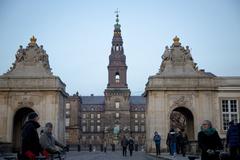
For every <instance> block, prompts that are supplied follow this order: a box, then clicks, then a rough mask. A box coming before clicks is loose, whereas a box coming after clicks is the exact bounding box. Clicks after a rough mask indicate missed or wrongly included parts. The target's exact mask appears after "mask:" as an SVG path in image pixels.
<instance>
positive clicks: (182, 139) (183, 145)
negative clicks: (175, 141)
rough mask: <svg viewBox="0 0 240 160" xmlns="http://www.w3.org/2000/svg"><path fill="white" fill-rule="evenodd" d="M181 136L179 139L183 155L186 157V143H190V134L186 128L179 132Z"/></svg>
mask: <svg viewBox="0 0 240 160" xmlns="http://www.w3.org/2000/svg"><path fill="white" fill-rule="evenodd" d="M179 138H180V139H179V143H180V150H181V153H182V155H183V157H185V155H186V145H187V144H188V136H187V133H186V132H185V130H184V129H181V131H180V132H179Z"/></svg>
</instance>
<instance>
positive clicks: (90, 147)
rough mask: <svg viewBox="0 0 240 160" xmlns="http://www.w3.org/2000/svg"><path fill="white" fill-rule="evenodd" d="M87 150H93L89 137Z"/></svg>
mask: <svg viewBox="0 0 240 160" xmlns="http://www.w3.org/2000/svg"><path fill="white" fill-rule="evenodd" d="M88 150H89V152H92V150H93V146H92V139H89V145H88Z"/></svg>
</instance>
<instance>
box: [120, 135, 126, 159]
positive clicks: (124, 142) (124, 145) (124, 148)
mask: <svg viewBox="0 0 240 160" xmlns="http://www.w3.org/2000/svg"><path fill="white" fill-rule="evenodd" d="M121 146H122V152H123V156H125V157H126V156H127V146H128V140H127V138H126V136H125V135H124V136H123V138H122V140H121Z"/></svg>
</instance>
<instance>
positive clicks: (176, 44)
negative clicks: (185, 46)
mask: <svg viewBox="0 0 240 160" xmlns="http://www.w3.org/2000/svg"><path fill="white" fill-rule="evenodd" d="M179 40H180V39H179V38H178V36H175V37H174V38H173V44H174V46H179V45H180V43H179Z"/></svg>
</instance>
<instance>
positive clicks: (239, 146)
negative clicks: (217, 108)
mask: <svg viewBox="0 0 240 160" xmlns="http://www.w3.org/2000/svg"><path fill="white" fill-rule="evenodd" d="M239 131H240V128H239V126H238V125H237V124H234V121H231V122H229V129H228V131H227V144H226V146H227V147H229V150H230V155H231V157H232V159H236V157H237V153H238V152H239V151H240V134H239Z"/></svg>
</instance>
